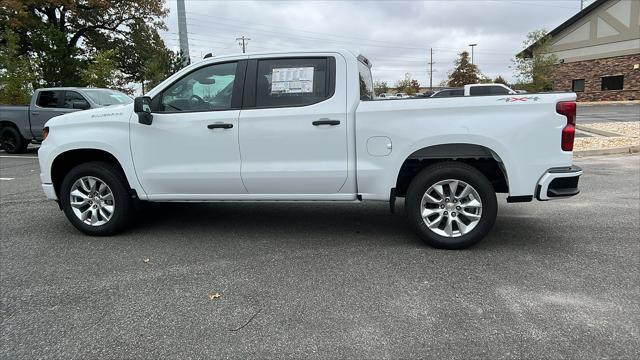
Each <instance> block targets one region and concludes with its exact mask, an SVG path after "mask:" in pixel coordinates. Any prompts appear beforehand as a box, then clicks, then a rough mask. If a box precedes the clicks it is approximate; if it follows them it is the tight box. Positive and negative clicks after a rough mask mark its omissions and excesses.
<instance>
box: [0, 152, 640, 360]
mask: <svg viewBox="0 0 640 360" xmlns="http://www.w3.org/2000/svg"><path fill="white" fill-rule="evenodd" d="M576 163H577V164H578V165H580V166H582V167H583V168H584V170H585V175H584V176H583V177H582V179H581V188H582V193H581V194H580V195H578V196H577V197H575V198H572V199H570V200H565V201H556V202H547V203H540V202H533V203H526V204H506V203H505V202H504V197H502V198H501V201H500V210H499V217H498V220H497V223H496V226H495V228H494V229H493V231H492V232H491V233H490V235H489V236H488V238H486V239H485V240H484V241H483V242H481V243H480V244H479V245H477V246H475V247H474V248H472V249H470V250H465V251H443V250H435V249H432V248H428V247H426V246H424V245H423V244H422V243H420V242H419V241H418V240H417V239H416V237H415V236H414V234H413V233H412V232H411V231H410V230H409V228H408V227H407V225H406V223H405V220H404V217H403V216H402V214H401V211H402V209H400V213H397V214H395V215H392V214H389V211H388V205H387V204H383V203H367V204H340V205H330V204H284V203H271V204H269V203H261V204H244V203H241V204H231V203H211V204H157V205H154V206H149V207H147V208H144V211H142V212H141V213H140V214H139V217H138V219H137V221H136V222H137V224H136V226H134V227H133V228H131V229H130V230H129V231H127V232H126V233H124V234H122V235H120V236H116V237H111V238H91V237H87V236H83V235H81V234H80V233H78V232H77V231H76V230H75V228H73V227H72V226H71V225H70V224H69V223H68V222H67V220H66V219H65V218H64V216H63V214H62V213H61V212H60V211H59V210H58V209H57V205H56V204H55V203H53V202H48V201H46V200H45V199H44V195H43V193H42V191H41V189H40V187H39V179H38V172H39V170H38V165H37V159H35V153H34V152H33V151H31V153H29V154H26V155H24V156H21V157H6V154H5V153H0V177H1V178H3V179H4V180H0V235H1V238H2V240H1V243H0V244H1V249H0V250H1V259H0V260H1V261H0V275H1V279H0V280H1V283H0V285H1V290H0V292H1V306H0V315H1V319H2V320H1V323H2V334H1V337H0V350H1V354H2V356H1V357H2V358H6V359H33V358H67V359H89V358H118V359H124V358H143V357H144V358H213V357H222V358H224V357H229V358H274V357H278V358H280V357H286V358H307V357H311V358H323V359H324V358H415V357H420V358H443V357H447V358H454V359H470V358H567V359H584V358H614V359H622V358H629V359H637V358H638V357H639V356H640V336H639V334H640V325H639V324H640V275H639V265H640V242H639V241H638V235H639V232H640V229H639V223H640V198H639V194H640V157H639V156H637V155H627V156H610V157H596V158H578V159H576ZM7 179H11V180H7ZM145 259H149V261H148V262H145ZM214 294H219V295H220V296H219V297H216V296H214Z"/></svg>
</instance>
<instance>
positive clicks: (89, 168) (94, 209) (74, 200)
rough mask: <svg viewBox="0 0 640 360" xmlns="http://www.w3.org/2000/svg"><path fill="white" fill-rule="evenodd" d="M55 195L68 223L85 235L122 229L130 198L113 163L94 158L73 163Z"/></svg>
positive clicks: (125, 222) (104, 234)
mask: <svg viewBox="0 0 640 360" xmlns="http://www.w3.org/2000/svg"><path fill="white" fill-rule="evenodd" d="M58 198H59V199H60V203H61V205H62V209H63V211H64V213H65V215H66V216H67V218H68V219H69V221H71V224H73V226H75V227H76V228H77V229H78V230H80V231H82V232H83V233H85V234H87V235H94V236H107V235H113V234H116V233H118V232H120V231H121V230H123V229H124V228H125V227H126V225H127V224H128V222H129V221H128V220H129V217H130V216H131V207H132V203H133V200H132V199H131V196H130V194H129V186H128V184H127V182H126V180H125V178H124V174H122V172H121V171H120V170H119V169H118V168H117V167H115V166H114V165H112V164H110V163H107V162H101V161H94V162H88V163H84V164H81V165H78V166H76V167H75V168H73V169H71V171H69V173H68V174H67V175H66V176H65V178H64V180H62V185H61V186H60V192H59V196H58Z"/></svg>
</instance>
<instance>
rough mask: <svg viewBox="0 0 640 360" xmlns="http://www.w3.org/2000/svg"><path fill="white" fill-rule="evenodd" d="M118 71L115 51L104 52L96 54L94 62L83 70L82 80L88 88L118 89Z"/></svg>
mask: <svg viewBox="0 0 640 360" xmlns="http://www.w3.org/2000/svg"><path fill="white" fill-rule="evenodd" d="M116 70H117V69H116V63H115V61H114V51H113V50H108V51H103V52H100V53H98V54H96V55H95V56H94V60H93V61H91V62H89V64H88V65H87V67H86V68H85V69H84V70H82V74H81V78H82V80H83V81H84V82H85V83H86V84H87V85H88V86H93V87H99V88H113V87H117V84H116V81H115V77H116Z"/></svg>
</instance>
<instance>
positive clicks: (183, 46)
mask: <svg viewBox="0 0 640 360" xmlns="http://www.w3.org/2000/svg"><path fill="white" fill-rule="evenodd" d="M178 38H179V39H180V50H181V51H182V56H183V57H184V58H185V59H191V58H190V57H189V33H188V32H187V14H186V12H185V10H184V0H178ZM184 65H187V64H184Z"/></svg>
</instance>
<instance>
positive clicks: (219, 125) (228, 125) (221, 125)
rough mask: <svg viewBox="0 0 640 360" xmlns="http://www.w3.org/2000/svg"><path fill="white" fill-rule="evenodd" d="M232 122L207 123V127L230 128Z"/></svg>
mask: <svg viewBox="0 0 640 360" xmlns="http://www.w3.org/2000/svg"><path fill="white" fill-rule="evenodd" d="M232 127H233V124H226V123H215V124H209V125H207V129H231V128H232Z"/></svg>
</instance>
